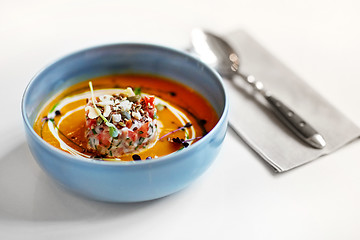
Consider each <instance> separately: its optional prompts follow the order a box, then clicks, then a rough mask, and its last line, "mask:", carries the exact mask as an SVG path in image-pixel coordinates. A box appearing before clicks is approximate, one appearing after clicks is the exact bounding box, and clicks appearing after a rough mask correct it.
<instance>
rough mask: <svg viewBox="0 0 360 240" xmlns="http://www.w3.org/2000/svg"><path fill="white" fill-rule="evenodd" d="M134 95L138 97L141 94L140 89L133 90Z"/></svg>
mask: <svg viewBox="0 0 360 240" xmlns="http://www.w3.org/2000/svg"><path fill="white" fill-rule="evenodd" d="M134 93H135V95H140V94H141V88H140V87H137V88H135V89H134Z"/></svg>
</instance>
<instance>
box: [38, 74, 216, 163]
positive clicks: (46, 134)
mask: <svg viewBox="0 0 360 240" xmlns="http://www.w3.org/2000/svg"><path fill="white" fill-rule="evenodd" d="M90 80H91V82H92V84H93V87H94V90H95V91H98V90H106V89H111V90H109V91H115V92H116V89H126V88H127V87H131V88H133V89H137V90H141V93H142V94H149V95H154V96H155V97H157V98H159V99H161V100H163V101H165V102H167V103H168V104H169V105H171V106H172V107H173V108H175V109H176V110H177V111H179V112H180V113H182V114H184V118H182V119H179V117H178V116H177V114H174V111H170V109H169V108H167V107H165V108H164V107H161V106H158V107H157V114H156V115H157V117H156V118H157V120H158V122H159V130H160V131H159V132H160V133H159V136H158V138H157V141H156V142H155V144H154V145H152V146H151V147H149V148H144V149H139V151H138V152H136V153H131V154H125V155H123V156H121V157H117V158H111V157H110V158H109V157H106V158H102V157H101V156H97V155H96V154H94V153H92V152H90V151H88V150H87V144H88V139H86V137H85V131H86V128H85V121H86V119H85V105H86V104H87V101H88V98H90V97H91V94H90V90H89V85H88V81H85V82H82V83H79V84H76V85H74V86H72V87H70V88H68V89H66V90H65V91H63V92H61V93H59V94H58V95H56V96H55V97H53V98H52V99H50V100H49V102H48V103H46V104H45V106H44V107H43V109H42V110H41V111H40V113H39V115H38V116H37V118H36V121H35V123H34V130H35V131H36V133H37V134H38V135H39V136H40V137H41V138H43V139H44V140H45V141H46V142H48V143H49V144H51V145H53V146H55V147H56V148H59V149H61V150H63V151H65V152H69V153H71V154H73V155H79V156H83V157H88V158H96V159H99V160H112V161H129V160H134V154H136V155H137V156H139V157H140V158H141V159H142V160H145V159H146V158H148V159H150V158H157V157H160V156H164V155H167V154H170V153H173V152H175V151H178V150H181V149H183V148H184V147H185V146H186V145H187V144H186V145H184V144H182V143H178V142H176V141H175V142H174V141H172V139H174V138H177V137H179V139H182V140H186V143H188V144H189V145H190V146H186V147H191V144H194V143H195V144H196V141H197V140H199V139H200V138H201V137H202V136H204V135H206V133H207V132H209V131H210V130H211V129H212V128H213V127H214V126H215V124H216V123H217V121H218V116H217V114H216V113H215V111H214V109H213V108H212V107H211V106H210V104H209V103H208V102H207V101H206V100H205V99H204V98H203V97H202V96H200V95H199V94H198V93H197V92H195V91H194V90H192V89H190V88H188V87H186V86H183V85H181V84H179V83H176V82H174V81H172V80H169V79H165V78H161V77H157V76H149V75H111V76H103V77H99V78H94V79H89V81H90ZM73 96H83V97H81V98H80V99H76V100H71V101H70V102H69V103H67V104H66V105H64V106H62V107H61V108H59V102H61V101H62V100H63V99H72V97H73ZM74 99H75V98H74ZM60 105H61V104H60ZM55 109H56V111H55ZM49 113H51V114H49ZM51 116H52V117H51ZM188 122H190V123H191V125H192V126H191V127H186V128H184V129H183V130H177V129H178V128H181V127H183V126H184V123H188ZM51 129H52V130H51ZM174 130H177V131H175V132H173V131H174ZM54 132H56V133H57V135H56V136H54ZM170 132H173V133H171V134H169V133H170ZM166 134H168V135H167V136H165V137H163V136H164V135H166ZM192 139H194V140H193V141H192ZM65 145H66V147H64V146H65Z"/></svg>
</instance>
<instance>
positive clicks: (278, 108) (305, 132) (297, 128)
mask: <svg viewBox="0 0 360 240" xmlns="http://www.w3.org/2000/svg"><path fill="white" fill-rule="evenodd" d="M265 98H266V100H267V101H268V103H269V104H270V106H271V108H272V110H273V112H274V113H275V115H276V116H277V117H278V118H279V119H280V120H281V121H282V122H283V123H284V124H285V125H286V126H288V127H289V128H290V130H292V132H293V133H295V134H296V135H297V136H298V137H299V138H300V139H302V140H303V141H304V142H306V143H307V144H309V145H310V146H312V147H314V148H318V149H321V148H324V147H325V146H326V142H325V140H324V138H323V137H322V136H321V135H320V134H319V133H318V132H317V131H316V130H315V129H314V128H313V127H312V126H311V125H310V124H308V123H307V122H306V121H305V120H304V119H303V118H302V117H300V116H299V115H298V114H296V113H295V112H294V111H293V110H291V109H290V108H289V107H287V106H286V105H285V104H284V103H282V102H281V101H280V100H279V99H277V98H275V97H274V96H272V95H268V96H265Z"/></svg>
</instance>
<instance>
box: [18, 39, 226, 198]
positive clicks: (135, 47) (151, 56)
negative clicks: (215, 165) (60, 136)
mask: <svg viewBox="0 0 360 240" xmlns="http://www.w3.org/2000/svg"><path fill="white" fill-rule="evenodd" d="M121 73H145V74H155V75H160V76H164V77H167V78H170V79H173V80H175V81H177V82H181V83H182V84H185V85H187V86H189V87H191V88H193V89H195V90H196V91H198V92H199V93H200V94H201V95H203V96H204V97H205V98H206V99H207V100H208V101H209V102H210V104H211V105H212V106H213V107H214V109H215V110H216V112H217V114H218V115H219V121H218V123H217V124H216V126H215V127H214V128H213V129H212V130H211V131H210V132H209V133H208V134H207V135H206V136H205V137H203V138H202V139H201V140H199V141H198V142H197V143H196V144H194V145H192V146H191V147H189V148H186V149H183V150H182V151H178V152H176V153H173V154H170V155H168V156H164V157H160V158H158V159H153V160H150V161H134V162H105V161H96V160H89V159H86V158H81V157H75V156H72V155H70V154H68V153H65V152H63V151H61V150H58V149H56V148H55V147H53V146H51V145H50V144H48V143H46V142H45V141H44V140H43V139H41V138H40V137H39V136H38V135H37V134H36V133H35V131H34V130H33V127H32V126H33V124H34V120H35V118H36V116H37V114H38V112H39V110H40V108H41V107H42V106H43V104H44V103H45V102H46V101H47V100H48V99H49V98H50V97H51V96H53V95H54V94H56V93H58V92H59V91H62V90H63V89H65V88H68V87H69V86H71V85H74V84H76V83H78V82H80V81H86V80H88V79H89V78H93V77H98V76H102V75H109V74H121ZM22 115H23V120H24V124H25V130H26V136H27V141H28V145H29V148H30V150H31V152H32V154H33V156H34V158H35V159H36V161H37V162H38V164H39V165H40V166H41V167H42V169H43V170H44V171H45V172H46V173H47V174H48V175H49V176H51V177H52V178H53V179H54V180H55V181H56V182H58V183H60V184H61V185H62V186H64V187H65V188H67V189H69V190H71V191H73V192H75V193H78V194H81V195H83V196H86V197H89V198H92V199H96V200H101V201H109V202H139V201H146V200H152V199H156V198H161V197H164V196H167V195H169V194H172V193H174V192H177V191H179V190H181V189H183V188H185V187H186V186H188V185H189V184H190V183H192V182H193V181H194V180H195V179H197V178H198V177H199V176H200V175H201V174H202V173H204V171H205V170H206V169H207V168H208V167H209V166H210V165H211V164H212V162H213V161H214V159H215V158H216V156H217V155H218V152H219V150H220V146H221V145H222V142H223V140H224V137H225V133H226V128H227V115H228V100H227V97H226V93H225V89H224V85H223V83H222V80H221V78H220V76H219V75H218V74H217V73H216V72H215V71H214V70H212V69H210V68H209V67H207V66H206V65H205V64H203V63H202V62H200V61H199V60H197V59H195V58H194V57H192V56H190V55H188V54H186V53H184V52H181V51H177V50H173V49H169V48H166V47H161V46H156V45H149V44H114V45H105V46H100V47H94V48H89V49H85V50H82V51H79V52H76V53H73V54H71V55H68V56H66V57H64V58H62V59H60V60H58V61H56V62H55V63H53V64H51V65H49V66H48V67H46V68H45V69H43V70H42V71H41V72H40V73H38V74H37V75H36V76H35V77H34V78H33V79H32V80H31V82H30V83H29V85H28V86H27V88H26V90H25V92H24V96H23V100H22Z"/></svg>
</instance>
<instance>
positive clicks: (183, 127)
mask: <svg viewBox="0 0 360 240" xmlns="http://www.w3.org/2000/svg"><path fill="white" fill-rule="evenodd" d="M191 126H192V124H191V123H189V122H188V123H186V124H185V125H184V126H182V127H179V128H178V129H175V130H174V131H171V132H169V133H167V134H165V135H164V136H162V137H161V138H159V140H161V139H163V138H164V137H167V136H169V135H170V134H173V133H175V132H177V131H180V130H183V129H185V128H189V127H191Z"/></svg>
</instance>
